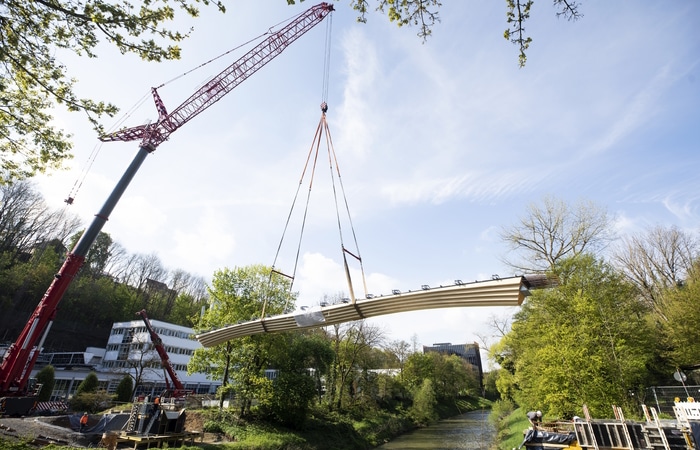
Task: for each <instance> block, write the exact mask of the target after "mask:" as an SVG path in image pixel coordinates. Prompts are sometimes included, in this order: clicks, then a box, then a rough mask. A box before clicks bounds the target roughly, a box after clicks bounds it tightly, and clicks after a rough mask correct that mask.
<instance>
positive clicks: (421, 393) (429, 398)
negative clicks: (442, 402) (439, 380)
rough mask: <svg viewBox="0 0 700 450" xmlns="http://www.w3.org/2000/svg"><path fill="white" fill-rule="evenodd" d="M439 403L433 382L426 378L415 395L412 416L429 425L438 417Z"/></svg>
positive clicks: (422, 423) (419, 422) (420, 422)
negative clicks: (437, 407)
mask: <svg viewBox="0 0 700 450" xmlns="http://www.w3.org/2000/svg"><path fill="white" fill-rule="evenodd" d="M437 403H438V401H437V396H436V395H435V390H434V389H433V382H432V381H431V380H430V379H429V378H426V379H424V380H423V384H422V385H421V387H420V388H419V389H418V390H417V391H416V393H415V394H414V395H413V406H412V407H411V410H410V414H411V418H412V419H413V420H414V422H415V423H417V424H419V425H428V424H430V423H432V422H435V421H436V420H437V419H438V414H437V411H436V406H437Z"/></svg>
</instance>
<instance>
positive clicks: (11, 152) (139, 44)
mask: <svg viewBox="0 0 700 450" xmlns="http://www.w3.org/2000/svg"><path fill="white" fill-rule="evenodd" d="M196 3H203V4H205V5H209V4H210V3H211V4H214V5H216V6H217V7H218V8H219V10H221V11H224V10H225V8H224V5H223V2H220V1H217V0H194V1H191V2H188V1H170V0H163V1H161V2H158V3H153V2H146V3H144V4H142V5H140V7H139V8H136V9H135V8H133V6H132V5H130V4H128V3H127V2H106V1H103V0H88V1H85V2H81V3H75V2H69V1H64V0H61V1H55V2H4V3H3V5H4V7H3V15H2V21H1V22H0V40H1V41H2V49H3V51H2V52H0V63H1V64H0V67H2V69H0V80H2V81H0V91H2V93H3V102H2V103H3V105H2V107H0V135H2V136H3V139H2V141H0V154H2V156H3V157H2V165H1V166H0V182H6V181H10V180H15V179H22V178H27V177H30V176H32V175H34V174H35V173H37V172H45V171H46V170H48V169H54V168H58V167H61V165H62V164H63V162H64V161H65V160H67V159H68V158H70V157H71V155H70V150H71V149H72V143H71V142H70V138H71V136H70V135H68V134H65V133H64V132H63V131H61V130H60V128H57V127H54V126H52V125H51V122H52V116H51V114H50V111H51V110H52V109H54V108H55V107H56V105H57V104H60V105H63V106H64V107H65V108H66V109H67V110H68V111H83V112H85V113H86V114H87V117H88V120H90V122H91V123H92V124H93V126H94V127H95V130H96V131H97V132H98V133H100V134H101V133H102V127H101V126H100V124H99V123H98V121H97V119H98V118H99V117H100V116H102V115H104V114H107V115H109V116H113V115H114V114H115V113H116V112H117V108H116V106H114V105H112V104H108V103H104V102H102V101H95V100H92V99H88V98H80V97H78V95H76V93H75V90H74V88H75V83H76V81H75V79H73V78H72V77H70V75H69V74H68V71H67V68H66V67H65V66H64V65H63V64H61V63H60V61H59V60H58V59H57V51H65V50H67V51H70V52H72V53H74V54H76V55H79V56H87V57H89V58H94V57H96V56H97V55H96V52H95V51H96V48H97V47H98V45H99V44H100V41H101V39H104V40H106V41H107V42H109V43H110V44H112V45H113V46H115V47H116V48H117V49H118V50H119V51H120V52H121V53H135V54H137V55H138V56H139V57H141V58H142V59H144V60H147V61H161V60H167V59H177V58H179V57H180V48H179V47H178V46H177V43H178V42H180V41H181V40H183V39H184V38H186V37H187V33H185V34H183V33H180V32H178V31H174V30H171V29H169V28H166V27H165V26H164V24H165V23H166V22H169V21H173V20H174V19H175V17H176V9H175V8H174V7H173V6H172V4H174V5H175V6H176V7H179V9H181V10H183V11H184V12H186V13H187V14H188V15H190V16H193V17H195V16H197V15H198V10H197V8H196V7H195V4H196Z"/></svg>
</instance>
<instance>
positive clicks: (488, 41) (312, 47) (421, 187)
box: [35, 0, 700, 364]
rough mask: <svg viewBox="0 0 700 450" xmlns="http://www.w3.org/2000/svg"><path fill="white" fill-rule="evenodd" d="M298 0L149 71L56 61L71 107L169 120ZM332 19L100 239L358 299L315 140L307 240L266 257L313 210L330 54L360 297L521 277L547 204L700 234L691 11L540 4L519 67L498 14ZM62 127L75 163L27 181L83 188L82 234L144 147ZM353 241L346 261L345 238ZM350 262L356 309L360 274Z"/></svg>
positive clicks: (217, 33)
mask: <svg viewBox="0 0 700 450" xmlns="http://www.w3.org/2000/svg"><path fill="white" fill-rule="evenodd" d="M286 3H287V2H285V1H283V0H267V1H265V2H260V1H254V0H236V1H230V2H227V9H228V11H227V13H226V14H220V13H218V12H216V11H215V10H214V8H203V10H202V14H201V17H199V18H197V19H192V20H188V19H184V18H183V19H181V20H180V21H178V22H177V25H178V26H180V27H185V28H187V27H190V26H192V27H193V28H194V29H193V31H192V33H191V36H190V38H188V39H187V40H186V41H184V42H183V43H182V44H181V47H182V55H183V57H182V59H180V60H179V61H171V62H165V63H160V64H156V63H146V62H142V61H140V60H138V58H137V57H135V56H132V55H121V54H119V53H118V52H117V51H116V50H113V49H111V48H110V47H108V46H103V47H101V48H100V51H99V55H100V57H99V58H98V59H95V60H89V59H84V58H83V59H79V58H76V57H74V56H71V55H68V54H60V53H59V54H57V56H58V58H59V59H60V60H62V61H63V62H64V63H65V64H66V66H67V67H68V68H69V73H70V74H71V76H73V77H75V78H77V79H78V80H79V81H78V87H77V91H78V93H79V94H80V95H82V96H90V97H93V98H99V99H103V100H106V101H110V102H113V103H115V104H117V105H118V106H119V107H120V108H121V110H122V112H123V113H124V114H120V115H119V116H118V117H117V118H115V119H109V120H107V121H105V123H106V125H107V126H116V127H119V126H135V125H140V124H143V123H146V121H148V120H151V121H155V120H156V119H157V117H158V116H157V113H156V110H155V107H154V106H153V102H152V100H151V99H150V88H151V87H157V86H161V85H163V86H162V87H159V90H158V92H159V93H160V96H161V98H162V99H163V102H164V103H165V105H166V107H167V108H168V109H169V110H172V109H174V108H175V107H176V106H177V105H179V104H180V103H181V102H182V101H184V100H185V99H186V98H187V97H188V96H189V95H190V94H191V93H193V92H194V91H195V90H196V89H197V88H198V87H199V86H200V85H201V83H203V82H205V81H206V80H207V79H208V78H211V77H212V76H214V75H216V74H218V73H219V72H220V71H221V70H223V69H224V68H225V67H226V66H228V65H229V64H231V63H232V62H233V61H235V60H236V59H237V58H239V57H240V56H242V55H243V53H244V52H245V51H246V50H247V49H249V48H250V46H248V47H244V48H242V49H239V50H236V51H235V52H232V53H230V54H228V55H227V56H225V57H223V58H220V59H217V60H216V61H215V62H213V63H211V64H207V65H204V66H202V67H200V68H198V69H197V70H196V71H193V72H190V71H191V70H192V69H194V68H196V67H199V66H200V65H202V64H203V63H205V62H207V61H209V60H211V59H212V58H215V57H216V56H219V55H222V54H224V53H226V52H228V51H229V50H232V49H235V48H238V47H239V46H240V45H242V44H244V43H246V42H248V41H249V40H250V39H252V38H254V37H256V36H259V35H260V34H262V33H264V32H265V31H267V30H268V29H269V28H270V27H271V26H273V25H276V24H278V23H280V22H282V21H285V20H287V19H289V18H291V17H292V16H295V15H297V14H299V13H301V12H302V11H304V10H306V9H307V8H309V7H311V6H313V5H314V4H315V3H313V2H308V1H307V2H303V3H301V4H299V3H298V2H297V4H296V5H293V6H288V5H287V4H286ZM334 5H335V8H336V11H335V12H334V13H333V14H332V16H331V17H330V20H329V19H328V18H327V19H326V20H325V21H324V22H322V23H321V24H319V25H317V26H316V27H315V28H314V29H312V30H310V31H309V32H307V33H306V34H305V35H304V36H302V37H301V38H300V39H299V40H298V41H296V42H294V43H293V44H291V46H290V47H289V48H288V49H287V50H285V52H284V53H283V54H281V55H280V56H278V57H277V58H276V59H274V60H273V61H272V62H270V63H269V64H268V65H267V66H265V67H264V68H262V69H261V70H260V71H259V72H257V73H255V74H254V75H253V76H251V77H250V78H249V79H248V80H246V81H245V82H243V83H242V84H241V85H240V86H238V87H237V88H236V89H234V90H233V91H232V92H230V93H229V94H228V95H227V96H226V97H224V98H223V99H221V100H220V101H219V102H218V103H216V104H215V105H214V106H212V107H211V108H209V109H207V110H206V111H204V112H203V113H201V114H200V115H199V116H197V117H196V118H194V119H192V120H191V121H190V122H188V123H187V124H186V125H184V126H183V127H182V128H181V129H179V130H177V131H176V132H175V133H173V134H172V135H171V137H170V139H169V140H168V141H167V142H164V143H163V144H161V145H160V146H159V147H158V149H157V150H156V151H155V152H154V153H153V154H151V155H149V156H148V158H147V159H146V161H145V162H144V164H143V166H142V167H141V169H140V170H139V172H138V173H137V175H136V177H135V178H134V180H133V181H132V183H131V185H130V186H129V188H128V189H127V191H126V193H125V194H124V196H123V197H122V199H121V201H120V202H119V204H118V205H117V206H116V208H115V210H114V212H113V213H112V215H111V218H110V220H109V222H108V223H107V224H106V225H105V227H104V228H103V231H104V232H106V233H109V234H110V235H111V236H112V238H113V239H114V240H115V241H117V242H119V243H120V244H121V245H122V246H124V247H125V249H126V250H127V252H129V253H130V254H134V253H139V254H145V255H151V254H155V255H157V256H158V257H159V258H160V260H161V261H162V263H163V265H164V266H165V267H166V268H168V269H171V270H174V269H183V270H186V271H188V272H190V273H192V274H196V275H200V276H203V277H204V278H205V279H207V280H211V277H212V275H213V273H214V272H215V271H216V270H219V269H222V268H225V267H229V268H235V267H243V266H246V265H250V264H265V265H273V263H274V264H275V267H276V268H278V269H279V270H281V271H283V272H285V273H291V272H292V271H293V267H294V261H295V251H296V247H297V245H298V246H299V249H300V257H299V260H298V268H297V272H296V278H295V282H294V290H296V291H298V292H299V301H298V304H299V305H315V304H318V303H319V301H320V300H321V299H322V297H323V296H324V295H328V296H331V297H333V296H338V295H344V293H347V291H348V285H347V282H346V280H345V277H344V272H343V266H342V254H341V251H340V240H341V237H340V233H339V227H338V220H337V218H336V215H335V210H334V206H333V204H334V196H333V192H332V191H333V186H332V184H331V180H330V177H329V176H328V173H329V170H328V169H329V165H328V162H327V161H328V157H327V153H326V152H327V146H325V144H323V145H321V147H320V148H321V152H322V153H321V160H322V161H323V162H322V163H321V164H320V166H319V168H318V170H317V177H316V179H315V180H314V185H313V189H312V190H311V196H310V198H309V201H308V204H309V208H308V220H307V224H306V226H305V228H304V233H303V235H302V236H303V239H302V240H301V244H299V235H300V226H299V225H298V222H296V220H297V219H295V220H292V221H290V226H289V227H288V229H287V232H286V233H285V237H284V240H282V246H281V250H280V254H279V256H278V259H275V255H276V252H277V248H278V246H280V241H281V238H282V235H283V232H284V230H285V222H286V220H287V217H288V216H290V211H292V213H293V214H292V215H293V217H297V214H299V211H301V212H302V213H303V211H304V208H303V206H304V204H305V203H306V195H307V192H308V191H309V189H308V178H305V179H302V178H301V174H302V169H303V168H304V163H305V161H306V158H307V154H308V153H309V149H310V148H312V142H313V140H314V134H315V132H316V129H317V126H318V124H319V120H320V119H321V111H320V107H319V105H320V103H321V101H322V100H323V99H324V97H323V92H324V63H325V61H326V60H325V55H326V53H328V54H329V55H330V59H329V60H328V61H329V64H330V65H329V67H330V70H329V75H328V79H327V83H328V84H327V86H328V95H327V102H328V105H329V109H328V113H327V122H328V126H329V130H330V134H331V137H332V141H333V150H334V151H335V155H336V157H337V161H338V169H339V171H340V173H341V175H342V183H343V187H344V191H345V200H343V197H342V196H339V197H338V198H339V200H340V201H341V202H342V201H347V204H348V209H349V211H350V214H351V218H352V225H353V229H354V233H355V237H356V240H357V244H358V247H357V248H358V249H359V250H358V254H360V255H361V257H362V266H363V268H364V273H365V278H366V282H367V291H368V293H372V294H375V295H379V294H390V293H391V291H392V290H393V289H399V290H403V291H405V290H409V289H419V288H420V286H421V285H424V284H427V285H430V286H439V285H447V284H453V282H454V280H456V279H460V280H464V281H472V280H488V279H491V277H492V276H493V275H495V274H498V275H499V276H501V277H504V276H510V275H514V274H513V273H512V271H510V270H509V269H507V268H506V267H505V266H504V264H503V263H502V258H503V257H504V256H505V255H506V254H507V252H508V248H507V247H506V246H505V244H504V243H503V242H502V241H501V239H500V237H499V236H500V233H501V231H502V230H503V228H504V227H508V226H511V225H514V224H515V223H517V221H518V219H519V218H520V217H522V216H524V215H525V214H526V212H527V207H528V205H531V204H533V203H534V204H541V202H542V200H543V198H544V197H545V196H556V197H557V198H560V199H563V200H565V201H567V202H569V203H571V204H573V203H576V202H578V201H580V200H584V201H593V202H595V203H596V204H598V205H600V206H601V207H603V208H605V209H606V210H607V211H608V212H609V213H610V214H611V216H613V217H614V223H615V228H616V231H617V232H618V233H619V234H620V235H628V234H631V233H638V232H640V231H643V230H644V229H645V228H647V227H650V226H656V225H661V226H671V225H673V226H677V227H679V228H681V229H683V230H686V231H689V232H691V233H697V231H698V224H699V219H700V177H699V176H698V168H699V167H700V152H699V151H698V142H699V141H700V68H699V65H700V34H698V33H697V30H696V20H695V19H696V18H697V17H700V2H697V1H692V0H687V1H682V0H677V1H674V2H653V1H647V0H642V1H638V2H634V3H629V2H609V1H607V0H590V1H586V2H582V5H581V12H582V13H583V15H584V17H583V18H582V19H580V20H579V21H575V22H569V21H567V20H565V19H563V18H557V17H556V14H555V13H556V11H555V10H554V9H553V8H552V5H551V2H535V3H534V6H533V9H532V14H531V19H530V21H529V23H527V24H526V31H527V32H528V34H529V35H530V36H531V37H532V38H533V41H532V44H531V46H530V49H529V50H528V52H527V55H528V60H527V65H526V66H525V67H524V68H519V67H518V49H517V48H516V47H515V46H514V45H512V44H510V43H509V42H508V41H506V40H505V39H504V38H503V31H504V30H505V28H506V26H507V25H506V23H505V9H506V7H505V2H503V1H494V2H476V1H446V2H443V6H442V7H441V8H440V16H441V22H440V23H438V24H436V25H435V26H434V27H433V34H432V36H430V37H429V38H428V39H427V40H426V41H425V42H424V41H423V40H422V39H421V38H419V37H418V36H417V32H418V29H417V28H415V27H402V28H398V27H396V25H395V24H391V23H389V21H388V20H387V19H386V18H385V17H384V16H383V15H381V14H380V13H377V12H370V13H369V14H368V21H367V23H366V24H362V23H358V22H357V21H356V18H357V15H356V13H355V12H354V11H353V10H352V9H351V8H350V7H349V2H347V1H342V2H334ZM329 25H330V36H331V40H330V47H329V50H328V51H327V50H326V47H325V41H326V34H327V32H328V31H329V29H328V27H329ZM183 74H186V75H183ZM144 99H145V101H143V102H142V103H140V105H141V106H140V107H138V108H135V105H138V104H139V102H141V101H142V100H144ZM126 113H128V114H126ZM55 118H56V122H57V124H58V125H59V126H61V127H62V128H64V129H65V130H66V132H69V133H71V134H72V135H73V138H74V142H75V149H74V154H75V158H74V159H73V160H72V161H71V162H70V163H69V167H70V169H69V170H65V171H62V172H54V173H52V174H51V175H50V176H42V177H40V178H38V179H36V180H35V181H36V183H37V186H38V187H39V189H40V191H41V192H42V193H43V194H44V196H45V198H46V201H47V203H48V204H49V205H50V206H52V207H55V208H63V207H64V206H65V205H64V203H63V200H64V199H65V198H66V197H68V195H71V194H72V193H74V191H72V189H73V188H74V187H76V186H79V187H80V188H79V190H78V191H77V193H74V195H73V196H74V197H75V201H74V204H73V205H71V206H70V207H67V208H70V209H69V210H70V211H71V213H73V214H76V215H77V216H78V217H80V218H81V219H82V220H83V221H84V223H85V224H86V225H87V224H89V222H90V221H91V220H92V217H93V216H94V214H95V213H97V211H98V210H99V209H100V207H101V206H102V204H103V203H104V201H105V200H106V198H107V196H108V195H109V193H110V191H111V190H112V189H113V188H114V186H115V184H116V182H117V180H118V179H119V177H120V176H121V175H122V173H123V172H124V170H125V169H126V167H127V165H128V164H129V162H130V161H131V159H132V157H133V156H134V154H135V153H136V151H137V150H138V143H137V142H126V143H104V144H101V143H100V142H99V140H98V139H97V135H96V134H95V132H94V131H92V130H91V128H90V126H89V124H88V123H87V121H86V120H85V118H84V116H82V115H80V114H76V113H63V112H62V111H58V112H57V113H56V114H55ZM95 155H96V156H95ZM336 181H337V180H336ZM336 187H337V186H336ZM297 188H299V191H300V194H299V199H298V200H297V204H296V207H295V208H294V209H292V208H291V207H292V200H293V198H294V195H295V193H296V192H297ZM300 205H301V206H300ZM343 220H344V219H343ZM341 230H342V233H343V238H342V239H343V242H344V243H345V245H346V247H347V248H348V249H349V250H351V251H354V250H355V247H354V242H353V238H352V230H351V229H350V227H349V226H347V225H341ZM351 268H352V273H353V285H354V286H355V290H356V291H359V292H360V296H361V292H362V288H361V284H360V285H357V284H356V283H358V282H359V280H361V276H360V275H359V272H358V269H359V265H358V264H357V263H353V262H352V261H351ZM516 309H517V308H504V307H492V308H486V307H478V308H451V309H438V310H426V311H418V312H411V313H402V314H395V315H390V316H384V317H380V318H376V319H371V321H372V323H373V324H375V325H377V326H379V327H382V328H383V329H384V330H385V332H386V335H387V339H388V340H405V341H407V342H416V343H418V344H419V345H421V344H422V345H432V344H433V343H438V342H451V343H455V344H457V343H471V342H479V343H481V342H483V341H484V340H486V342H487V343H493V342H494V341H495V340H496V338H497V337H496V335H495V332H494V331H493V329H492V328H491V326H490V323H491V321H492V320H493V319H494V318H499V319H503V318H507V317H509V316H511V315H512V314H513V313H514V312H515V311H516ZM485 364H486V363H485Z"/></svg>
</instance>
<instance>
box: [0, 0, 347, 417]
mask: <svg viewBox="0 0 700 450" xmlns="http://www.w3.org/2000/svg"><path fill="white" fill-rule="evenodd" d="M331 11H333V5H331V4H329V3H320V4H318V5H316V6H314V7H312V8H310V9H308V10H307V11H306V12H304V13H302V14H301V15H299V16H297V17H296V18H295V19H294V20H292V21H291V22H290V23H289V24H288V25H287V26H285V27H283V28H282V29H281V30H280V31H278V32H276V33H274V34H272V35H271V36H269V37H268V38H267V39H266V40H264V41H263V42H261V43H260V44H258V45H257V46H256V47H254V48H253V49H252V50H250V51H249V52H248V53H246V54H245V55H244V56H243V57H241V58H240V59H239V60H238V61H236V62H235V63H233V64H232V65H231V66H229V67H228V68H227V69H226V70H224V71H223V72H221V73H220V74H219V75H217V76H216V77H214V78H213V79H212V80H211V81H210V82H208V83H207V84H206V85H205V86H204V87H202V88H201V89H199V90H198V91H197V92H195V93H194V94H193V95H192V96H190V98H189V99H187V100H186V101H185V102H184V103H183V104H181V105H180V106H178V107H177V108H176V109H175V110H173V112H172V113H170V114H168V112H167V110H166V108H165V105H164V104H163V102H162V101H161V99H160V97H159V96H158V92H157V91H156V89H152V92H153V98H154V100H155V103H156V108H157V109H158V121H157V122H156V123H153V124H149V125H142V126H137V127H133V128H127V129H124V130H120V131H117V132H116V133H112V134H107V135H104V136H101V137H100V140H102V141H131V140H138V139H141V145H140V147H139V150H138V152H137V153H136V155H135V156H134V158H133V159H132V161H131V163H130V164H129V166H128V167H127V169H126V170H125V171H124V173H123V174H122V176H121V178H120V179H119V181H118V182H117V185H116V186H115V187H114V189H113V190H112V192H111V193H110V195H109V197H108V198H107V200H106V201H105V203H104V205H103V206H102V208H101V209H100V211H99V212H98V213H97V214H96V215H95V217H94V219H93V220H92V222H91V224H90V226H89V227H88V228H87V229H86V230H85V232H84V233H83V235H82V236H81V237H80V239H79V240H78V242H77V243H76V244H75V247H73V250H71V251H70V252H69V253H68V254H67V255H66V260H65V262H64V263H63V265H62V266H61V268H60V270H59V271H58V273H57V274H56V275H54V280H53V282H52V283H51V285H50V286H49V288H48V289H47V291H46V293H45V294H44V296H43V297H42V299H41V301H40V302H39V304H38V305H37V307H36V309H35V310H34V312H33V313H32V315H31V316H30V318H29V320H28V321H27V322H26V324H25V326H24V329H23V330H22V332H21V333H20V335H19V337H18V338H17V340H16V341H15V342H14V343H13V344H12V345H10V347H9V348H8V349H7V351H6V352H5V355H4V357H3V360H2V363H1V364H0V413H2V414H8V413H10V414H26V413H28V412H30V410H31V409H32V408H33V401H34V400H35V399H36V392H34V391H33V390H32V389H31V388H30V386H29V384H28V381H29V376H30V374H31V371H32V369H33V368H34V364H35V362H36V359H37V357H38V356H39V351H40V348H39V347H41V345H42V342H43V338H44V337H45V336H46V335H47V333H48V330H49V328H50V327H51V323H52V322H53V319H54V317H55V316H56V311H57V309H58V304H59V303H60V301H61V299H62V298H63V294H64V293H65V292H66V290H67V289H68V287H69V286H70V284H71V282H72V281H73V279H74V277H75V276H76V275H77V274H78V271H79V270H80V268H81V267H82V266H83V264H84V262H85V258H86V256H87V253H88V250H89V249H90V247H91V246H92V244H93V243H94V242H95V240H96V239H97V236H98V235H99V233H100V231H101V230H102V227H103V226H104V224H105V223H106V222H107V220H109V216H110V214H111V213H112V210H113V209H114V207H115V206H116V204H117V202H118V201H119V199H120V198H121V196H122V194H123V193H124V192H125V191H126V188H127V187H128V186H129V183H131V180H132V179H133V177H134V176H135V175H136V172H137V171H138V169H139V167H140V166H141V164H142V163H143V161H144V160H145V159H146V156H148V155H149V154H150V153H152V152H153V151H155V149H156V148H157V147H158V145H160V144H161V143H163V142H164V141H166V140H167V139H168V138H169V137H170V135H171V134H172V133H173V132H174V131H176V130H177V129H178V128H180V127H181V126H183V125H184V124H185V123H187V122H188V121H189V120H191V119H192V118H193V117H195V116H196V115H198V114H199V113H201V112H202V111H204V110H205V109H206V108H208V107H209V106H211V105H212V104H214V103H215V102H217V101H218V100H220V99H221V98H222V97H223V96H224V95H226V94H227V93H229V92H230V91H231V90H232V89H234V88H235V87H236V86H238V85H239V84H241V83H242V82H243V81H245V80H246V79H247V78H248V77H250V76H251V75H252V74H254V73H255V72H257V71H258V70H259V69H260V68H261V67H262V66H264V65H265V64H267V63H268V62H270V61H271V60H272V59H273V58H274V57H275V56H277V55H279V54H280V53H281V52H282V51H283V50H284V49H285V48H287V46H289V44H291V43H292V42H294V41H295V40H296V39H298V38H299V37H300V36H301V35H303V34H304V33H306V32H307V31H309V30H310V29H311V28H313V27H314V26H315V25H317V24H318V23H320V22H321V21H322V20H323V19H324V18H325V17H326V16H327V15H328V14H329V13H330V12H331ZM27 405H29V406H27Z"/></svg>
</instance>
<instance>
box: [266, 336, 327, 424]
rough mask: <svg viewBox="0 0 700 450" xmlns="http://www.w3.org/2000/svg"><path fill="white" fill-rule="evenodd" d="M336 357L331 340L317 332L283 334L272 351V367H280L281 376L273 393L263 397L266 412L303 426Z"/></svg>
mask: <svg viewBox="0 0 700 450" xmlns="http://www.w3.org/2000/svg"><path fill="white" fill-rule="evenodd" d="M332 360H333V352H332V350H331V347H330V342H329V341H328V340H327V339H323V338H322V337H321V336H320V335H319V334H317V333H313V332H310V333H284V334H283V335H280V339H279V340H277V341H276V344H275V346H274V347H273V348H272V349H271V352H270V363H271V367H275V368H276V369H278V374H277V378H276V379H275V380H274V383H272V392H271V395H270V396H269V397H267V398H265V399H262V400H261V399H259V400H261V401H260V408H261V410H262V411H263V413H264V414H266V415H267V416H268V417H271V418H273V419H274V420H276V421H277V422H279V423H281V424H283V425H285V426H288V427H291V428H294V429H299V428H301V427H302V426H303V425H304V423H305V422H306V419H307V417H308V414H309V411H310V409H311V405H312V403H313V401H314V399H315V398H316V396H317V395H320V393H319V390H320V380H321V378H322V377H324V376H325V374H326V373H327V371H328V367H329V365H330V363H331V361H332ZM309 369H312V370H313V372H314V374H313V376H311V374H309V373H308V370H309Z"/></svg>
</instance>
